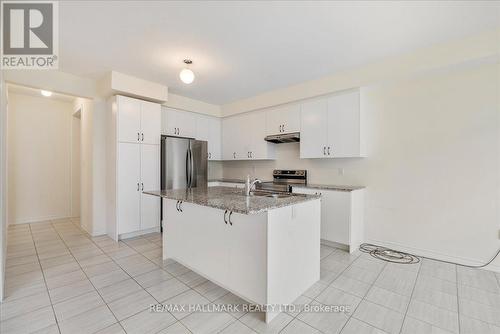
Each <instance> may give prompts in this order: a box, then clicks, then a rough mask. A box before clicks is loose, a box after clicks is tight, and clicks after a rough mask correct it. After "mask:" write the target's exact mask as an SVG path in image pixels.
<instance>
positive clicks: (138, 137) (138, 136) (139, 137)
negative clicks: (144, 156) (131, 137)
mask: <svg viewBox="0 0 500 334" xmlns="http://www.w3.org/2000/svg"><path fill="white" fill-rule="evenodd" d="M137 141H141V135H140V133H139V132H137Z"/></svg>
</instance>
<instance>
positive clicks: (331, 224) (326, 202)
mask: <svg viewBox="0 0 500 334" xmlns="http://www.w3.org/2000/svg"><path fill="white" fill-rule="evenodd" d="M321 194H322V196H321V197H322V201H321V239H325V240H328V241H333V242H338V243H341V244H344V245H349V230H350V224H351V193H350V192H348V191H331V190H328V191H321Z"/></svg>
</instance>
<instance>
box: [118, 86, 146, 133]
mask: <svg viewBox="0 0 500 334" xmlns="http://www.w3.org/2000/svg"><path fill="white" fill-rule="evenodd" d="M116 102H117V104H118V129H117V131H118V141H119V142H123V143H138V142H139V140H140V132H141V101H140V100H137V99H133V98H130V97H125V96H117V98H116Z"/></svg>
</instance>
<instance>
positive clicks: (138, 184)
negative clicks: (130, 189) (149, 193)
mask: <svg viewBox="0 0 500 334" xmlns="http://www.w3.org/2000/svg"><path fill="white" fill-rule="evenodd" d="M137 191H139V182H137Z"/></svg>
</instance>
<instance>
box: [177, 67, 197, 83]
mask: <svg viewBox="0 0 500 334" xmlns="http://www.w3.org/2000/svg"><path fill="white" fill-rule="evenodd" d="M179 78H181V80H182V82H184V83H185V84H188V85H189V84H190V83H192V82H193V81H194V73H193V71H191V70H190V69H189V68H185V69H183V70H182V71H181V73H179Z"/></svg>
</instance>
